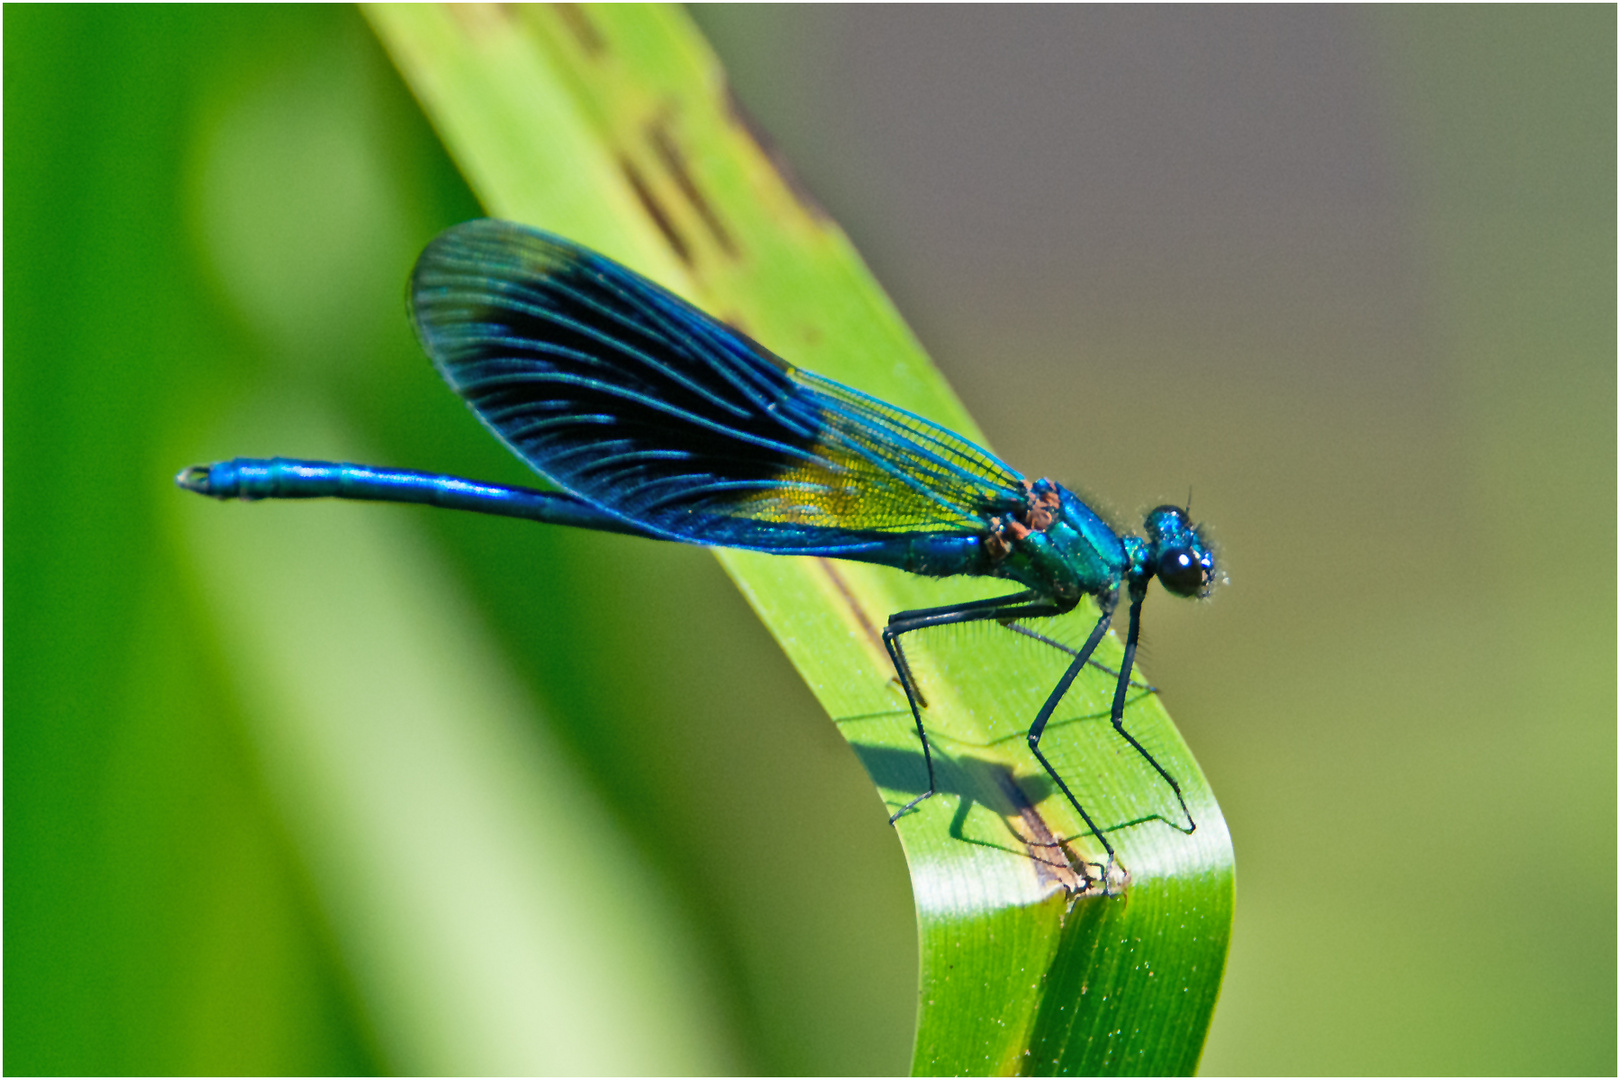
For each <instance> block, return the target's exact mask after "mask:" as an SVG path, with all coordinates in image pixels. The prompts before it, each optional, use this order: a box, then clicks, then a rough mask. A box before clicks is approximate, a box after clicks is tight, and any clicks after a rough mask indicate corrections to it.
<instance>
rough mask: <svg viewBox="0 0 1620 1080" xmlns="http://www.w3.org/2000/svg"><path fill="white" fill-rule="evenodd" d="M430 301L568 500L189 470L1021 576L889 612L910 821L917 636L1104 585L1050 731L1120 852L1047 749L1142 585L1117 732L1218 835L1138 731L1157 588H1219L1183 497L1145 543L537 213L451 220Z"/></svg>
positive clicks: (279, 495) (1029, 611)
mask: <svg viewBox="0 0 1620 1080" xmlns="http://www.w3.org/2000/svg"><path fill="white" fill-rule="evenodd" d="M410 300H411V317H412V319H413V321H414V322H415V324H416V331H417V334H418V335H419V336H420V338H421V340H422V344H423V346H424V348H426V350H427V353H428V355H429V356H431V357H432V358H433V362H434V364H435V365H436V366H437V367H438V369H439V373H440V374H441V375H443V376H444V378H445V381H447V382H448V383H449V384H450V386H451V387H452V388H453V389H454V390H455V391H456V393H458V394H460V395H461V396H462V398H463V399H465V400H466V402H467V404H468V405H470V406H471V407H472V410H473V412H474V413H475V414H477V416H478V418H479V419H480V420H481V421H483V423H484V424H485V426H487V427H488V428H489V429H490V431H492V432H493V433H494V434H495V436H496V437H497V438H499V439H500V440H501V441H502V442H504V443H505V444H506V445H507V446H508V447H509V448H511V450H512V451H513V452H514V453H516V454H517V455H518V456H519V457H520V458H522V459H523V460H524V461H525V462H526V463H528V465H529V466H530V467H531V468H533V469H534V470H535V472H537V473H539V474H540V475H541V476H542V477H544V478H545V479H546V480H547V481H549V482H550V483H551V484H553V485H555V487H556V488H557V489H559V490H556V491H540V490H534V489H530V488H520V487H507V486H502V485H498V484H487V483H481V482H478V481H473V480H464V479H461V478H458V477H454V476H443V475H439V474H435V473H421V472H413V471H408V470H403V469H384V468H376V467H373V466H369V465H352V464H344V463H338V462H327V461H300V460H292V459H286V458H268V459H265V458H236V459H234V460H231V461H222V462H218V463H216V464H213V465H196V466H192V467H191V468H188V469H185V470H183V471H182V472H181V473H180V475H179V476H177V477H176V478H175V479H176V482H177V483H178V484H179V485H180V486H181V487H183V488H186V489H187V490H189V491H195V492H199V493H201V494H204V495H211V496H213V497H215V498H219V499H249V500H251V499H266V498H276V499H300V498H318V497H336V498H344V499H372V500H381V501H384V502H404V503H427V504H431V505H434V506H443V507H451V508H454V509H458V510H474V511H478V512H480V513H485V514H500V515H504V516H508V517H519V518H528V519H530V520H533V521H542V522H548V523H551V524H558V525H575V526H579V527H582V528H587V529H600V530H605V531H608V532H616V533H628V534H630V535H632V536H642V537H648V538H651V539H656V540H675V541H679V542H682V543H688V544H703V545H708V546H711V547H732V548H746V549H749V550H753V551H765V552H772V553H775V554H780V555H814V556H823V557H828V558H836V559H853V560H857V561H860V562H868V563H877V564H880V565H883V566H892V567H898V568H900V569H902V570H906V571H909V572H911V573H914V574H922V575H926V576H930V577H949V576H953V575H971V576H977V577H988V578H1001V579H1005V580H1007V581H1009V582H1013V583H1015V584H1016V585H1018V586H1020V589H1019V591H1017V592H1015V593H1012V594H1010V595H1006V596H998V597H991V598H988V599H983V600H974V601H971V602H969V603H962V604H952V605H947V606H944V607H934V608H924V609H921V610H917V611H902V612H899V613H897V614H895V615H892V616H890V618H889V621H888V625H887V626H886V627H885V628H884V630H883V635H882V636H883V643H884V645H885V647H886V648H887V649H888V652H889V656H890V658H891V659H892V661H893V663H894V669H895V673H896V674H897V675H898V677H899V681H900V685H901V686H902V688H904V690H905V694H906V699H907V701H908V702H909V703H910V706H911V716H912V720H913V721H914V723H915V724H916V728H917V737H918V738H919V739H920V740H921V742H922V750H923V761H924V764H925V766H926V768H927V772H928V786H927V790H925V791H924V792H923V793H922V794H921V795H919V796H917V797H916V798H914V799H912V800H911V801H910V802H908V803H906V804H905V805H904V806H902V807H901V808H900V809H899V810H898V811H897V812H896V813H895V814H894V816H893V817H891V818H890V821H893V820H895V818H898V817H900V816H901V815H903V814H905V813H906V812H908V811H910V810H911V809H912V808H913V807H915V806H916V805H917V804H918V803H920V802H922V801H923V800H924V799H926V798H928V797H929V796H931V795H933V794H934V789H935V781H934V759H933V753H932V751H931V749H930V747H929V743H928V732H927V730H926V729H925V728H924V726H923V720H922V704H921V699H922V695H921V694H920V692H919V688H918V685H917V680H916V678H915V677H914V676H913V674H912V671H911V667H910V665H909V664H908V662H907V660H906V654H905V651H904V650H903V649H902V647H901V639H902V638H903V637H904V636H905V635H907V634H910V633H913V632H914V631H917V630H922V629H924V628H928V627H941V626H947V625H951V624H956V623H967V622H975V621H983V620H993V621H995V622H998V623H1001V624H1003V625H1009V626H1012V625H1014V624H1016V623H1017V622H1019V621H1021V620H1026V619H1040V618H1046V617H1049V616H1055V615H1061V614H1064V613H1065V612H1068V611H1071V610H1072V609H1073V608H1074V607H1075V606H1076V605H1077V604H1078V603H1079V602H1080V601H1081V599H1082V598H1084V597H1088V596H1089V597H1091V598H1093V600H1094V601H1095V602H1096V604H1097V606H1098V609H1099V610H1100V612H1101V614H1100V615H1099V616H1098V618H1097V621H1096V624H1095V625H1094V626H1093V627H1092V628H1091V633H1090V635H1089V636H1088V637H1087V638H1086V640H1085V643H1084V644H1083V645H1081V646H1080V648H1079V649H1076V650H1069V649H1066V648H1065V651H1066V652H1069V653H1071V655H1072V657H1073V659H1072V660H1071V662H1070V663H1069V665H1068V667H1067V669H1066V670H1065V671H1064V673H1063V675H1062V677H1061V678H1060V679H1059V680H1058V682H1057V685H1056V686H1055V687H1053V689H1052V691H1051V693H1050V694H1049V695H1048V696H1047V698H1046V702H1045V704H1044V705H1042V706H1041V708H1040V710H1039V711H1038V712H1037V713H1036V714H1035V717H1034V719H1033V721H1032V722H1031V724H1030V726H1029V732H1028V742H1029V749H1030V752H1031V753H1032V754H1034V756H1035V759H1036V760H1037V761H1039V762H1040V764H1041V767H1042V768H1043V769H1045V770H1046V773H1047V775H1048V776H1050V777H1051V778H1052V781H1053V782H1054V783H1056V785H1057V786H1058V788H1059V790H1061V791H1062V792H1063V794H1064V796H1065V797H1067V799H1068V801H1069V803H1070V805H1072V806H1073V807H1074V809H1075V811H1076V812H1077V813H1078V814H1079V815H1080V818H1081V820H1082V821H1084V822H1085V824H1086V826H1087V828H1089V829H1090V830H1091V832H1092V834H1093V835H1095V836H1096V837H1097V839H1098V841H1099V842H1100V843H1101V844H1102V847H1103V849H1104V850H1105V851H1106V852H1107V853H1108V859H1109V862H1110V864H1111V863H1112V862H1113V861H1114V848H1113V845H1112V844H1110V843H1109V840H1108V838H1107V836H1106V835H1105V833H1104V831H1103V830H1102V829H1100V828H1098V827H1097V823H1096V822H1095V821H1094V820H1092V816H1091V814H1090V813H1088V812H1087V810H1086V808H1085V807H1084V806H1083V805H1082V804H1081V802H1080V800H1079V799H1078V798H1077V797H1076V796H1075V793H1074V792H1073V791H1072V790H1070V787H1069V785H1068V784H1067V783H1066V782H1065V781H1064V779H1063V777H1062V776H1061V775H1059V773H1058V771H1057V770H1056V769H1054V768H1053V767H1052V764H1051V762H1050V761H1048V760H1047V757H1046V755H1045V754H1043V753H1042V752H1041V735H1042V733H1043V732H1044V731H1045V729H1046V726H1047V722H1048V721H1049V720H1050V719H1051V717H1052V713H1053V710H1055V709H1056V708H1057V706H1058V703H1059V702H1060V701H1061V700H1062V699H1063V696H1064V694H1065V693H1067V691H1068V689H1069V687H1070V685H1071V684H1072V683H1073V682H1074V680H1075V678H1076V677H1077V676H1078V675H1079V674H1080V671H1081V669H1082V668H1084V667H1085V666H1086V664H1087V663H1089V662H1091V659H1092V653H1093V652H1094V651H1095V650H1096V648H1097V644H1098V642H1100V641H1101V640H1102V638H1103V635H1104V634H1105V633H1107V631H1108V627H1109V625H1110V623H1111V622H1112V620H1113V617H1114V611H1115V608H1116V606H1117V605H1118V602H1119V592H1120V588H1121V587H1122V586H1123V587H1124V589H1125V591H1126V594H1127V596H1128V598H1129V611H1130V621H1129V629H1128V631H1127V633H1126V639H1125V656H1124V660H1123V662H1122V663H1121V665H1120V667H1119V671H1118V673H1117V679H1116V683H1115V687H1114V698H1113V707H1112V710H1111V714H1110V716H1111V719H1112V721H1113V726H1114V730H1115V731H1116V732H1117V733H1118V734H1119V736H1120V737H1121V738H1122V739H1124V740H1125V741H1126V742H1127V743H1129V744H1130V746H1131V747H1132V748H1133V749H1134V750H1135V751H1136V752H1137V753H1138V754H1140V755H1141V756H1142V758H1143V759H1144V760H1145V761H1146V762H1147V763H1148V764H1149V765H1151V766H1152V767H1153V769H1154V770H1156V771H1157V773H1158V775H1159V776H1161V777H1162V778H1163V779H1164V781H1165V783H1167V784H1168V785H1169V786H1170V788H1171V790H1172V791H1174V792H1175V795H1176V799H1177V801H1178V802H1179V803H1180V804H1181V810H1182V813H1183V814H1185V815H1186V816H1187V823H1188V827H1187V831H1189V832H1190V831H1192V829H1194V828H1196V823H1195V822H1194V821H1193V819H1192V815H1191V814H1190V812H1188V810H1187V802H1186V799H1185V797H1184V796H1183V794H1182V791H1181V785H1180V784H1179V783H1177V781H1176V779H1175V778H1174V777H1173V776H1171V775H1170V773H1169V772H1168V771H1167V770H1166V769H1165V768H1164V767H1163V766H1161V765H1160V764H1159V763H1158V761H1156V760H1155V759H1154V757H1153V755H1152V754H1151V753H1149V752H1148V750H1147V748H1146V747H1144V746H1143V745H1142V744H1141V743H1140V742H1138V741H1137V740H1136V738H1135V737H1134V736H1133V735H1132V734H1131V733H1130V732H1129V731H1127V730H1126V729H1125V724H1124V716H1125V700H1126V692H1127V689H1128V687H1129V686H1130V685H1131V668H1132V665H1133V663H1134V660H1135V655H1136V645H1137V636H1138V632H1139V631H1140V629H1141V611H1142V600H1143V598H1144V597H1145V596H1146V595H1147V588H1148V583H1149V582H1151V581H1152V580H1153V579H1154V578H1155V577H1156V578H1158V579H1159V581H1160V582H1161V583H1162V584H1163V585H1164V587H1165V589H1167V590H1168V591H1169V592H1171V593H1174V594H1175V595H1177V596H1203V595H1206V594H1207V593H1208V592H1209V590H1210V588H1211V586H1212V584H1213V582H1214V581H1215V580H1216V570H1215V557H1214V552H1213V550H1212V549H1211V546H1210V544H1209V543H1208V542H1207V541H1206V540H1205V538H1204V536H1203V535H1202V533H1201V532H1200V530H1199V528H1198V527H1197V526H1196V525H1194V524H1193V523H1192V522H1191V520H1189V515H1188V513H1187V512H1186V511H1185V510H1184V509H1182V508H1179V507H1175V506H1160V507H1158V508H1157V509H1155V510H1153V511H1151V512H1150V513H1149V514H1148V515H1147V517H1146V520H1145V521H1144V525H1143V535H1142V536H1140V537H1138V536H1131V535H1126V536H1121V535H1119V534H1117V533H1115V531H1114V530H1113V529H1111V528H1110V527H1109V526H1108V525H1107V524H1106V523H1104V521H1103V520H1102V518H1101V517H1099V516H1098V515H1097V514H1096V513H1094V512H1093V511H1092V510H1091V508H1090V507H1088V506H1087V505H1086V504H1085V503H1084V502H1082V501H1081V500H1080V499H1079V498H1077V497H1076V496H1075V495H1074V494H1073V493H1071V492H1069V491H1068V490H1066V489H1064V488H1063V487H1060V486H1059V485H1057V484H1054V483H1053V482H1052V481H1050V480H1044V479H1043V480H1035V481H1029V480H1026V479H1025V478H1024V477H1023V476H1022V475H1020V474H1019V473H1018V472H1016V471H1015V470H1013V469H1012V468H1010V467H1009V466H1007V465H1006V464H1004V463H1003V462H1002V461H1001V460H1000V459H999V458H997V457H996V456H995V455H993V454H991V453H990V452H989V451H988V450H985V449H983V448H981V447H978V446H975V445H974V444H972V443H970V442H968V441H967V440H965V439H962V438H961V437H959V436H957V435H954V434H952V433H951V432H949V431H947V430H945V429H944V428H942V427H940V426H938V425H937V424H933V423H930V422H929V421H927V420H924V419H922V418H921V417H919V416H915V415H913V414H911V413H909V412H906V411H905V410H903V409H899V408H896V407H895V406H893V405H887V404H885V403H883V402H882V401H879V400H877V399H876V398H872V397H868V396H867V395H865V394H862V393H860V392H859V391H857V390H852V389H850V388H849V387H847V386H842V385H840V384H838V383H835V382H833V381H831V380H830V379H824V378H822V377H820V376H818V375H814V374H812V373H810V372H808V371H805V370H803V369H801V368H797V367H794V366H793V365H792V364H789V363H788V362H787V361H785V360H783V359H781V358H780V357H778V356H776V355H775V354H773V353H771V352H770V351H768V350H767V349H765V348H764V347H763V346H761V345H759V344H758V343H756V342H754V341H753V340H751V339H750V338H748V337H747V336H746V335H744V334H742V333H740V332H739V331H737V330H735V329H732V328H731V327H729V326H726V325H725V324H723V323H721V322H720V321H719V320H717V319H714V318H712V317H710V316H708V315H706V314H704V313H703V312H702V311H699V310H698V309H697V308H695V307H693V306H692V305H690V304H688V303H687V302H685V301H684V300H682V299H680V298H679V297H677V296H675V295H674V294H673V293H670V292H668V291H666V290H665V289H663V288H660V287H659V286H657V285H655V284H653V283H652V282H650V281H648V280H647V279H645V278H643V277H641V276H640V275H638V274H635V273H633V272H632V271H630V270H627V269H625V268H624V267H623V266H620V265H618V264H617V263H615V262H613V261H611V260H610V259H607V258H605V257H604V256H602V255H598V254H596V253H594V252H592V251H588V250H586V249H584V248H582V247H579V246H578V245H576V244H573V243H570V242H569V241H567V240H563V239H561V238H559V237H555V236H551V235H548V234H546V233H542V232H538V231H536V230H534V229H530V228H527V227H525V226H522V225H515V224H512V223H509V222H503V221H470V222H467V223H465V224H462V225H458V226H456V227H454V228H452V229H450V230H448V231H446V232H444V233H443V234H441V235H440V236H439V237H438V238H437V239H435V240H434V241H433V242H432V243H431V244H429V245H428V247H427V249H426V250H425V251H424V252H423V253H422V257H421V258H420V259H419V260H418V261H417V264H416V269H415V271H414V272H413V274H412V277H411V290H410ZM1015 628H1016V627H1015ZM1031 636H1033V637H1036V638H1038V639H1039V640H1043V641H1047V642H1048V643H1049V644H1056V643H1055V642H1051V641H1050V639H1048V638H1045V637H1044V636H1042V635H1039V634H1033V633H1031ZM1058 647H1059V648H1064V647H1063V646H1061V645H1059V646H1058Z"/></svg>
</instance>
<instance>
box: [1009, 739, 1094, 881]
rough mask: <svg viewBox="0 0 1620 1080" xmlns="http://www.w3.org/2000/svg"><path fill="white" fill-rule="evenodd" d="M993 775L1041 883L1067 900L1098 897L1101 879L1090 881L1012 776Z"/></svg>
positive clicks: (1088, 876) (1088, 875)
mask: <svg viewBox="0 0 1620 1080" xmlns="http://www.w3.org/2000/svg"><path fill="white" fill-rule="evenodd" d="M995 775H996V776H997V778H998V779H999V781H1000V784H1001V788H1002V794H1004V795H1005V796H1006V797H1007V801H1008V802H1009V803H1010V804H1011V805H1012V808H1013V809H1014V810H1016V811H1017V814H1018V817H1017V818H1016V819H1015V820H1016V822H1017V824H1018V825H1022V826H1023V827H1022V828H1021V829H1018V828H1015V829H1014V831H1015V832H1016V833H1018V837H1019V839H1020V840H1022V841H1023V842H1024V846H1025V847H1026V848H1028V849H1029V857H1030V860H1031V861H1033V862H1034V863H1035V866H1036V868H1037V869H1036V873H1037V874H1038V875H1039V876H1040V880H1041V883H1042V884H1043V885H1047V884H1050V885H1056V886H1058V887H1060V888H1062V889H1063V891H1064V892H1066V893H1068V894H1069V895H1070V896H1088V895H1101V894H1102V892H1103V891H1104V882H1103V880H1102V878H1101V877H1092V876H1091V875H1090V874H1088V873H1086V872H1085V870H1084V867H1085V865H1086V864H1085V862H1084V861H1083V860H1077V859H1076V858H1075V857H1074V856H1073V854H1072V853H1071V852H1070V851H1069V849H1068V846H1067V845H1065V844H1064V843H1063V842H1062V841H1060V840H1058V838H1057V837H1056V836H1055V835H1053V833H1052V830H1051V828H1050V827H1049V826H1048V825H1047V824H1046V819H1045V818H1043V817H1041V812H1040V811H1039V810H1037V809H1036V808H1035V806H1034V804H1033V803H1031V802H1030V801H1029V797H1028V796H1026V795H1025V794H1024V789H1023V788H1021V787H1019V786H1018V783H1017V781H1016V780H1014V779H1013V776H1012V773H1010V772H1007V771H1004V770H997V772H996V774H995ZM1077 866H1078V868H1077Z"/></svg>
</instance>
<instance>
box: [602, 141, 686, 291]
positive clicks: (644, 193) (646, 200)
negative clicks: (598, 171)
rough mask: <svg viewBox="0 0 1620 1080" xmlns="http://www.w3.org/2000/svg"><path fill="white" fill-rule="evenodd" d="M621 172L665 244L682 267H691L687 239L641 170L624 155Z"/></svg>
mask: <svg viewBox="0 0 1620 1080" xmlns="http://www.w3.org/2000/svg"><path fill="white" fill-rule="evenodd" d="M619 170H620V171H621V172H623V173H624V178H625V179H626V180H628V181H629V182H630V187H631V188H632V189H633V190H634V191H635V193H636V198H637V199H639V200H640V201H641V208H642V209H643V210H645V211H647V216H648V217H650V218H652V220H653V224H654V225H656V226H658V231H659V232H661V233H663V234H664V242H665V243H667V244H668V245H669V248H670V250H671V251H673V252H674V253H675V257H676V258H677V259H679V260H681V265H683V266H688V267H690V266H691V265H692V249H691V248H690V247H689V246H688V245H687V243H686V238H685V237H683V236H682V235H681V234H680V233H679V232H678V231H676V228H675V223H674V222H673V221H671V220H670V219H669V215H668V214H667V213H665V212H664V208H663V207H662V206H660V205H659V203H658V200H657V199H656V198H654V197H653V193H652V189H651V188H649V187H648V186H647V182H646V181H645V180H643V179H642V176H641V172H640V170H638V169H637V168H636V166H635V164H634V163H633V162H632V161H631V160H630V159H629V158H627V157H624V156H622V155H621V156H620V157H619Z"/></svg>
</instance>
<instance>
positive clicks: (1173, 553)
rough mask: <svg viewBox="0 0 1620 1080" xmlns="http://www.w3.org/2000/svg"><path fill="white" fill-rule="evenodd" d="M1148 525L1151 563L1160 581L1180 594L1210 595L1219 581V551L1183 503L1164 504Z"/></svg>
mask: <svg viewBox="0 0 1620 1080" xmlns="http://www.w3.org/2000/svg"><path fill="white" fill-rule="evenodd" d="M1144 527H1145V529H1146V531H1147V538H1148V543H1149V544H1150V545H1152V551H1151V553H1150V555H1149V560H1148V565H1149V566H1150V567H1152V569H1153V575H1154V576H1155V577H1157V578H1158V579H1159V584H1161V585H1163V586H1164V587H1165V590H1166V591H1167V592H1170V593H1172V594H1174V595H1176V596H1198V597H1203V596H1208V595H1209V591H1210V589H1211V588H1213V587H1214V585H1215V582H1216V581H1217V574H1216V572H1215V551H1214V549H1213V548H1212V547H1211V546H1210V544H1209V542H1208V541H1206V540H1205V539H1204V537H1203V534H1202V533H1200V532H1199V531H1198V527H1197V526H1196V525H1194V524H1193V523H1192V522H1191V521H1190V520H1188V518H1187V512H1186V511H1185V510H1183V509H1182V508H1181V507H1179V506H1160V507H1156V508H1154V509H1153V510H1152V511H1151V512H1150V513H1149V514H1148V516H1147V520H1146V522H1144Z"/></svg>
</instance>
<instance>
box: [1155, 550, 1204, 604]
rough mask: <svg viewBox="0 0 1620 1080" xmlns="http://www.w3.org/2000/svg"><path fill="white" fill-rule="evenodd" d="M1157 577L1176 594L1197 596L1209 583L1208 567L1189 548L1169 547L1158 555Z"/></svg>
mask: <svg viewBox="0 0 1620 1080" xmlns="http://www.w3.org/2000/svg"><path fill="white" fill-rule="evenodd" d="M1158 577H1159V583H1160V584H1162V585H1163V586H1164V587H1165V588H1166V589H1167V590H1169V591H1170V592H1172V593H1174V594H1175V595H1177V596H1197V595H1198V594H1199V593H1201V592H1203V591H1204V588H1205V586H1207V585H1208V584H1209V567H1207V566H1205V565H1204V564H1203V562H1201V561H1200V560H1199V558H1198V556H1197V555H1195V554H1194V553H1193V551H1192V549H1191V548H1184V547H1178V548H1171V549H1170V550H1169V551H1166V552H1165V553H1164V554H1162V555H1160V556H1159V569H1158Z"/></svg>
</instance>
